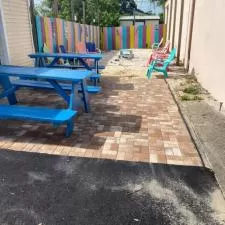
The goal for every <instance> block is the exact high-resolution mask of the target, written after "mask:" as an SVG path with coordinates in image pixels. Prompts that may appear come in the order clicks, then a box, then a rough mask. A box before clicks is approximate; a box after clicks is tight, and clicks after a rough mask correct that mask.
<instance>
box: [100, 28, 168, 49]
mask: <svg viewBox="0 0 225 225" xmlns="http://www.w3.org/2000/svg"><path fill="white" fill-rule="evenodd" d="M103 31H104V32H102V33H101V40H104V46H103V44H102V45H101V47H102V49H103V50H105V51H110V50H115V49H117V50H118V49H121V48H123V49H125V48H151V46H152V44H153V43H155V42H159V41H160V40H161V38H164V40H165V39H166V25H164V24H161V25H152V24H148V25H136V26H121V27H104V28H103Z"/></svg>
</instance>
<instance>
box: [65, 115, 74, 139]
mask: <svg viewBox="0 0 225 225" xmlns="http://www.w3.org/2000/svg"><path fill="white" fill-rule="evenodd" d="M73 128H74V125H73V120H72V119H71V120H69V121H68V122H67V127H66V134H65V135H66V137H69V136H70V135H71V134H72V133H73Z"/></svg>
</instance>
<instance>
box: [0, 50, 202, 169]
mask: <svg viewBox="0 0 225 225" xmlns="http://www.w3.org/2000/svg"><path fill="white" fill-rule="evenodd" d="M148 54H149V52H148V51H146V50H142V51H141V50H137V51H135V55H138V57H137V59H133V60H132V61H124V60H123V61H124V62H123V61H122V62H121V61H120V62H118V61H114V60H111V61H110V62H108V66H107V69H106V70H105V71H104V72H103V79H102V82H101V86H102V87H103V92H102V93H101V94H98V95H93V96H91V106H92V112H91V113H88V114H86V113H84V112H80V115H79V116H78V118H76V121H75V131H74V134H73V135H72V136H71V137H70V138H65V137H64V127H60V128H55V127H52V126H51V125H50V124H41V123H33V122H21V121H2V120H1V121H0V149H1V148H2V149H9V150H14V151H27V152H39V153H47V154H56V155H69V156H79V157H94V158H107V159H113V160H128V161H142V162H150V163H167V164H179V165H196V166H197V165H198V166H199V165H201V160H200V158H199V155H198V153H197V150H196V149H195V147H194V144H193V143H192V141H191V137H190V135H189V133H188V131H187V129H186V127H185V124H184V122H183V120H182V118H181V115H180V114H179V111H178V108H177V105H176V104H175V102H174V99H173V97H172V95H171V93H170V91H169V89H168V87H167V84H166V82H165V81H164V80H163V79H160V78H153V79H152V80H150V81H148V80H147V79H146V78H145V77H144V73H145V70H146V68H144V67H143V66H142V65H143V64H144V63H145V61H146V59H147V58H146V57H147V56H148ZM110 56H112V53H109V54H108V58H106V60H107V59H109V58H110ZM17 97H18V100H19V103H20V104H27V105H31V104H32V105H37V106H50V107H65V103H64V102H63V101H62V100H61V98H58V96H57V95H56V94H55V93H54V92H51V91H35V90H31V89H29V90H28V89H21V90H20V91H18V92H17ZM4 101H5V100H4ZM1 102H3V100H1Z"/></svg>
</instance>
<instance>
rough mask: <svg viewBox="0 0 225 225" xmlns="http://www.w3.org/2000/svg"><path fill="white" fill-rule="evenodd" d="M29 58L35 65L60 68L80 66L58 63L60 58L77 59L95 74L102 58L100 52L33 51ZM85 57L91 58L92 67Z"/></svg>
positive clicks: (64, 59)
mask: <svg viewBox="0 0 225 225" xmlns="http://www.w3.org/2000/svg"><path fill="white" fill-rule="evenodd" d="M29 57H30V58H32V59H35V66H36V67H60V68H69V69H77V68H81V67H80V66H77V65H68V64H60V60H63V61H66V60H78V61H79V62H80V63H81V65H82V66H83V68H85V69H87V70H95V72H96V73H97V74H99V69H102V68H103V67H101V68H100V67H99V61H100V60H101V59H102V58H103V55H102V54H77V53H34V54H30V55H29ZM49 58H52V61H51V62H50V63H46V62H48V61H49V60H48V59H49ZM87 59H92V60H93V61H94V67H92V66H90V65H88V63H87V61H86V60H87Z"/></svg>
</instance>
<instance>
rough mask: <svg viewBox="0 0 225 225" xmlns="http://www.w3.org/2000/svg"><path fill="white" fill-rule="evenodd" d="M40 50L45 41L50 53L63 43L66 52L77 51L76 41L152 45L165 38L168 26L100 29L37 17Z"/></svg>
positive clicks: (106, 45)
mask: <svg viewBox="0 0 225 225" xmlns="http://www.w3.org/2000/svg"><path fill="white" fill-rule="evenodd" d="M36 28H37V39H38V51H40V52H41V51H42V49H43V46H44V44H46V46H47V47H48V49H49V51H50V52H58V46H59V45H64V46H65V48H66V50H67V51H70V52H74V51H76V43H78V42H80V41H82V42H90V41H91V42H95V44H96V47H98V48H99V47H100V48H101V49H102V50H105V51H109V50H115V49H117V50H118V49H121V48H124V49H125V48H150V47H151V45H152V43H154V42H159V41H160V40H161V39H162V38H163V40H164V43H165V41H166V25H164V24H160V25H152V24H148V25H136V26H133V25H131V26H122V27H104V28H101V29H100V28H99V27H97V26H93V25H86V24H79V23H74V22H69V21H65V20H62V19H60V18H48V17H40V16H37V17H36Z"/></svg>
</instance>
